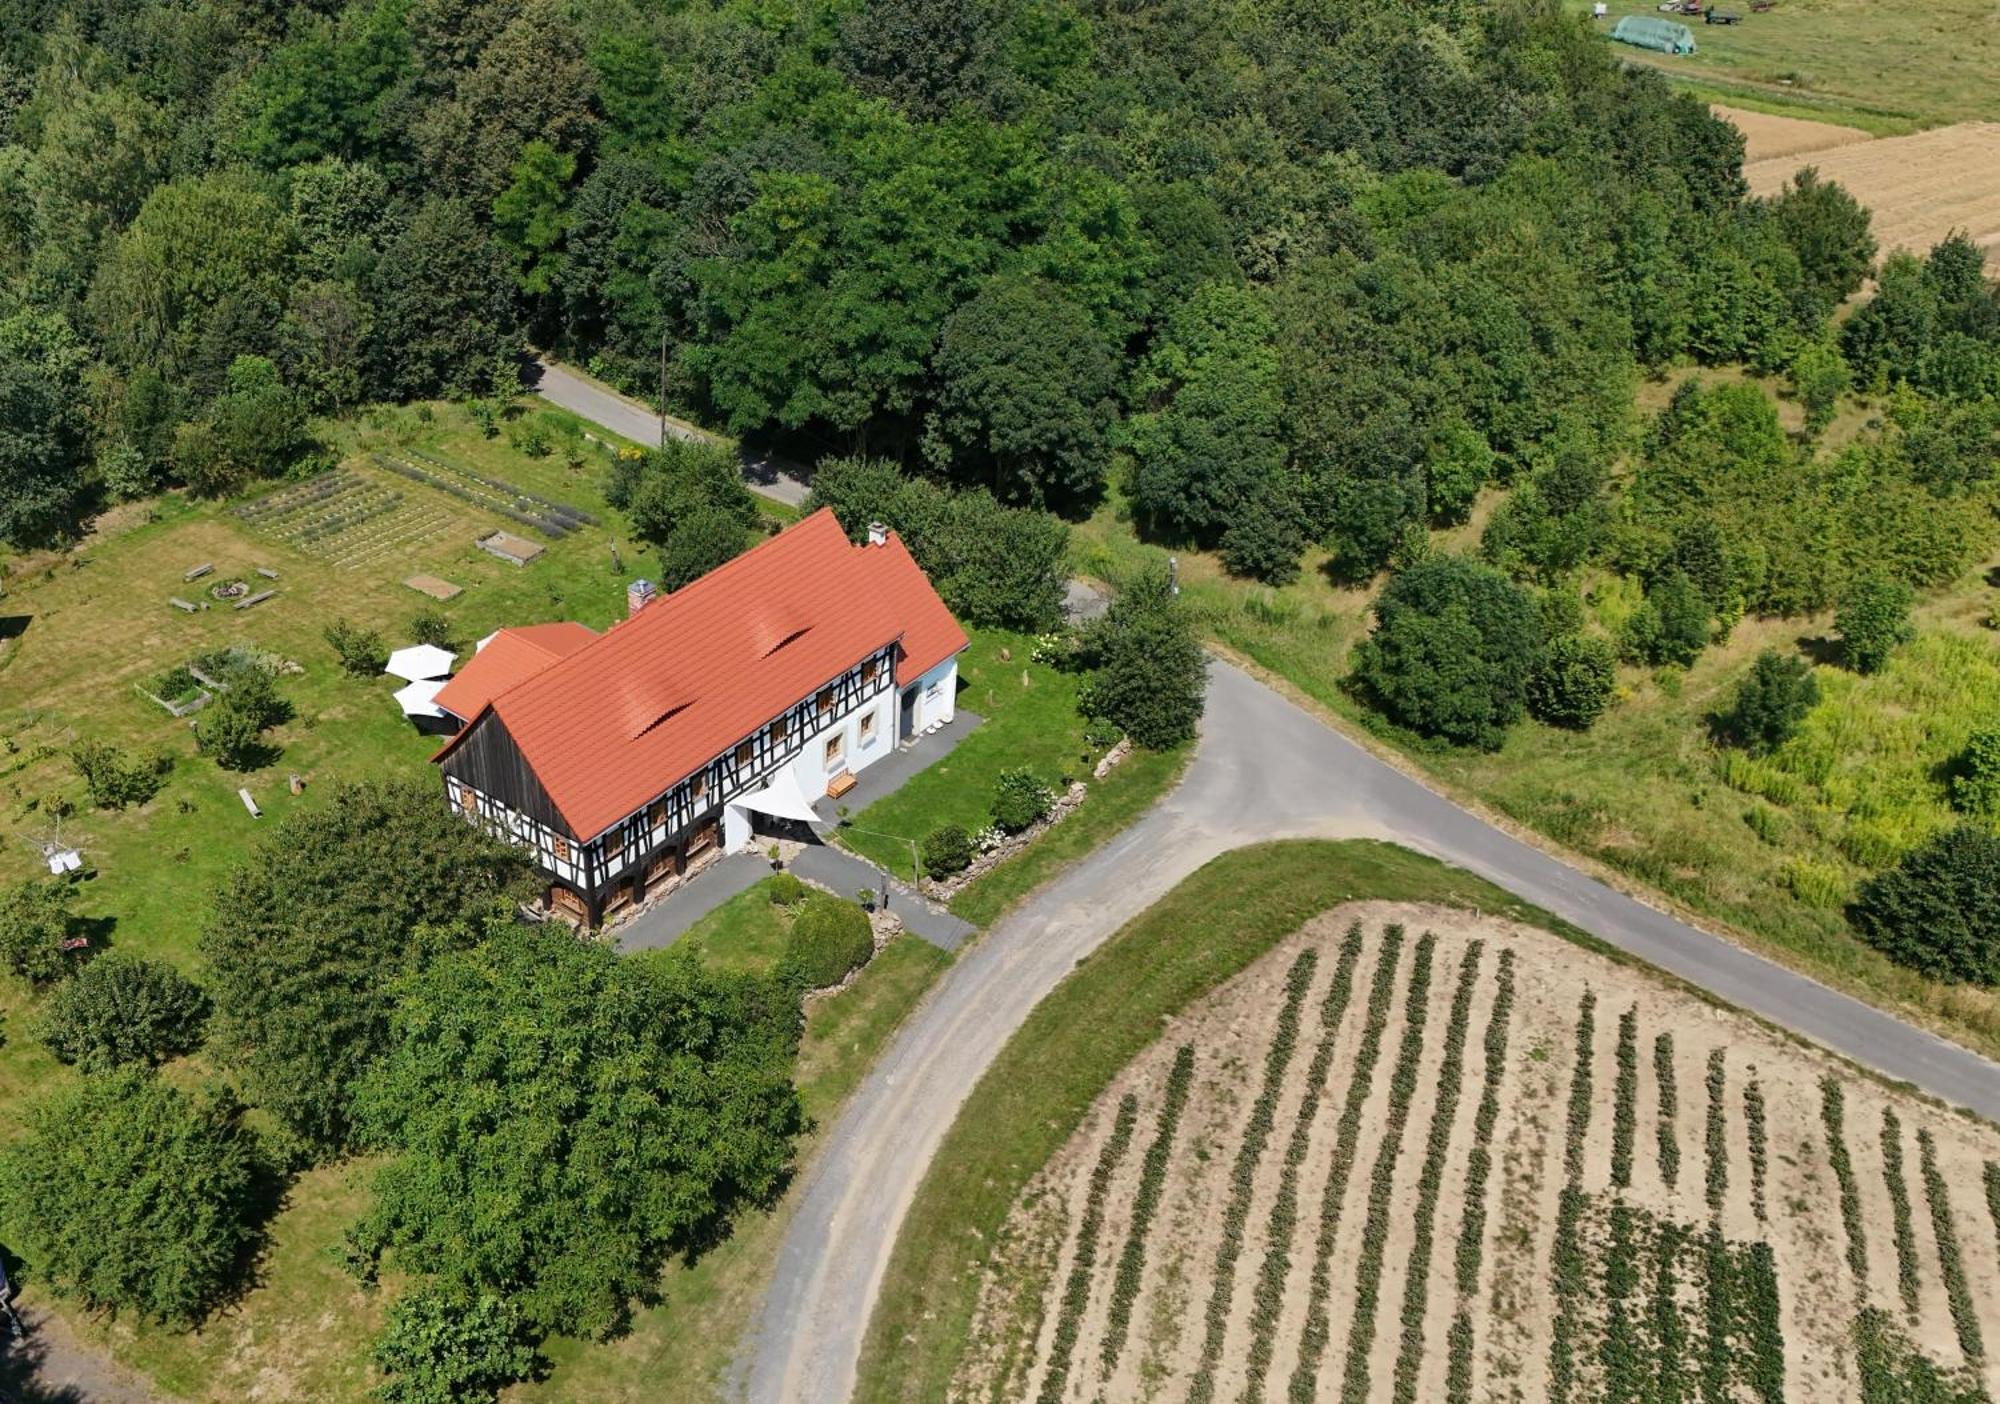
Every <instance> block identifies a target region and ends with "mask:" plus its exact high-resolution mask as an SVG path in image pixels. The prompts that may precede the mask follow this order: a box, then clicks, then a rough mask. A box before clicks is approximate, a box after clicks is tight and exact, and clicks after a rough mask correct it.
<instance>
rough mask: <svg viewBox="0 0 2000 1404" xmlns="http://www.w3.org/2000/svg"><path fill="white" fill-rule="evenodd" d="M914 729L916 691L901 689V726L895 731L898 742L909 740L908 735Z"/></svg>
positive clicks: (915, 724) (915, 721)
mask: <svg viewBox="0 0 2000 1404" xmlns="http://www.w3.org/2000/svg"><path fill="white" fill-rule="evenodd" d="M916 729H917V690H916V688H914V687H906V688H904V689H903V724H902V726H901V727H900V728H898V729H897V732H896V737H897V739H898V740H902V741H907V740H909V739H910V733H911V732H913V731H915V730H916Z"/></svg>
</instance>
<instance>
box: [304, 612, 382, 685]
mask: <svg viewBox="0 0 2000 1404" xmlns="http://www.w3.org/2000/svg"><path fill="white" fill-rule="evenodd" d="M321 637H323V638H324V639H325V640H326V646H327V647H328V648H330V649H332V650H333V656H334V657H335V658H336V659H338V660H339V662H340V670H341V671H342V672H343V673H346V674H347V675H348V676H349V677H355V678H372V677H374V676H376V675H377V674H378V673H380V672H381V671H382V669H383V666H384V665H385V664H387V663H388V661H389V650H388V649H387V648H385V647H384V646H383V644H382V636H381V635H380V634H378V633H376V632H375V631H374V630H373V629H363V628H361V627H360V626H358V625H355V624H350V623H348V622H347V621H346V620H345V619H336V620H334V621H333V622H332V623H331V624H329V625H327V626H326V628H325V629H324V630H323V631H322V634H321Z"/></svg>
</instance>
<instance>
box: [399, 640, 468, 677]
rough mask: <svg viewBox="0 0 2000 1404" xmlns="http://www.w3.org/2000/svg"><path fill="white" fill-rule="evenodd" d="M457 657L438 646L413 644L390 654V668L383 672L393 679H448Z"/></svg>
mask: <svg viewBox="0 0 2000 1404" xmlns="http://www.w3.org/2000/svg"><path fill="white" fill-rule="evenodd" d="M457 657H458V655H457V654H455V653H453V652H451V651H450V650H449V649H443V648H439V647H438V646H437V645H436V644H413V645H412V646H410V647H409V648H399V649H397V650H396V651H395V652H394V653H392V654H390V655H389V666H388V667H386V668H384V669H383V670H382V671H383V672H385V673H387V674H388V675H389V676H390V677H392V678H408V679H409V680H410V681H411V682H422V681H423V680H424V679H425V678H442V677H448V676H449V675H450V673H451V665H452V661H453V660H454V659H456V658H457Z"/></svg>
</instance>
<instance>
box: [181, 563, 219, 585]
mask: <svg viewBox="0 0 2000 1404" xmlns="http://www.w3.org/2000/svg"><path fill="white" fill-rule="evenodd" d="M214 569H215V562H213V561H203V562H202V563H201V564H200V565H198V566H194V567H192V568H190V569H188V570H186V571H183V572H182V573H181V579H183V580H199V579H201V578H202V577H203V576H204V575H207V574H208V573H209V572H210V571H212V570H214Z"/></svg>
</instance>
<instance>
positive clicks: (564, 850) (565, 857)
mask: <svg viewBox="0 0 2000 1404" xmlns="http://www.w3.org/2000/svg"><path fill="white" fill-rule="evenodd" d="M549 844H550V846H551V850H552V851H553V852H554V853H555V855H556V861H557V862H558V863H567V862H568V861H569V840H568V839H566V838H564V837H563V836H562V835H561V834H556V835H554V836H553V837H552V838H550V840H549Z"/></svg>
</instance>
